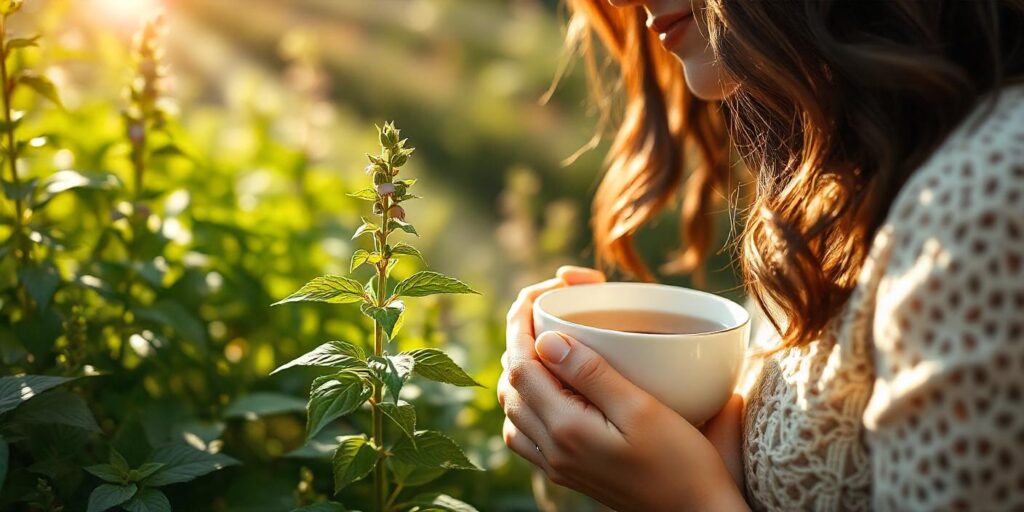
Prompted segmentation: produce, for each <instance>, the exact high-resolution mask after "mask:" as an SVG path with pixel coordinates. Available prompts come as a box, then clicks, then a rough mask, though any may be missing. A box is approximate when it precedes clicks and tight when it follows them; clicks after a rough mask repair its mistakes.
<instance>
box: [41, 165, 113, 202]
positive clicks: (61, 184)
mask: <svg viewBox="0 0 1024 512" xmlns="http://www.w3.org/2000/svg"><path fill="white" fill-rule="evenodd" d="M118 187H119V181H118V179H117V177H116V176H114V175H113V174H101V175H85V174H82V173H80V172H78V171H74V170H71V169H65V170H63V171H57V172H55V173H53V174H51V175H50V176H49V177H47V178H46V179H45V180H43V182H42V184H41V185H40V187H39V197H38V199H37V200H36V202H35V204H34V207H35V208H36V209H40V208H43V207H44V206H46V205H47V204H48V203H49V202H50V201H51V200H53V198H54V197H56V196H57V195H59V194H62V193H64V192H67V191H69V190H78V189H94V190H113V189H116V188H118Z"/></svg>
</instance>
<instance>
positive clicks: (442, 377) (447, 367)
mask: <svg viewBox="0 0 1024 512" xmlns="http://www.w3.org/2000/svg"><path fill="white" fill-rule="evenodd" d="M408 354H409V355H410V356H412V358H413V360H414V361H416V364H415V366H413V371H414V372H416V374H417V375H419V376H421V377H424V378H427V379H430V380H433V381H437V382H444V383H446V384H454V385H456V386H481V387H482V386H483V385H482V384H480V383H479V382H477V381H475V380H473V378H472V377H470V376H469V374H467V373H466V372H465V370H463V369H462V368H459V365H457V364H455V361H452V358H450V357H448V354H445V353H444V352H442V351H441V350H439V349H436V348H418V349H416V350H412V351H409V352H408Z"/></svg>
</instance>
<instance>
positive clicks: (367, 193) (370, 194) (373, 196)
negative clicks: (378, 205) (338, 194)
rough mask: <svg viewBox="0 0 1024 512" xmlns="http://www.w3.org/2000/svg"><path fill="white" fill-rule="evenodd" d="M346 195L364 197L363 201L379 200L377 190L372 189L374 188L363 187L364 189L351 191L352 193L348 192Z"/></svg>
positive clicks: (357, 197)
mask: <svg viewBox="0 0 1024 512" xmlns="http://www.w3.org/2000/svg"><path fill="white" fill-rule="evenodd" d="M345 195H347V196H349V197H354V198H356V199H362V200H363V201H376V200H377V191H376V190H374V189H372V188H364V189H362V190H360V191H358V192H351V193H348V194H345Z"/></svg>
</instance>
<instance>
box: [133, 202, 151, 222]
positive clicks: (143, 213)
mask: <svg viewBox="0 0 1024 512" xmlns="http://www.w3.org/2000/svg"><path fill="white" fill-rule="evenodd" d="M152 214H153V210H150V209H149V206H146V205H145V204H143V203H135V216H136V217H137V218H140V219H148V218H149V216H150V215H152Z"/></svg>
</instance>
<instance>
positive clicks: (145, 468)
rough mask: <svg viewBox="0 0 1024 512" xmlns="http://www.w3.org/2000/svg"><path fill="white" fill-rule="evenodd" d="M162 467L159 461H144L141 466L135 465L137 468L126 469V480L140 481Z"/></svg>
mask: <svg viewBox="0 0 1024 512" xmlns="http://www.w3.org/2000/svg"><path fill="white" fill-rule="evenodd" d="M163 467H164V464H163V463H161V462H146V463H143V464H142V465H141V466H139V467H137V468H135V469H133V470H130V471H128V481H129V482H140V481H142V480H145V479H146V478H148V477H150V476H152V475H153V473H156V472H157V471H160V469H161V468H163Z"/></svg>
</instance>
